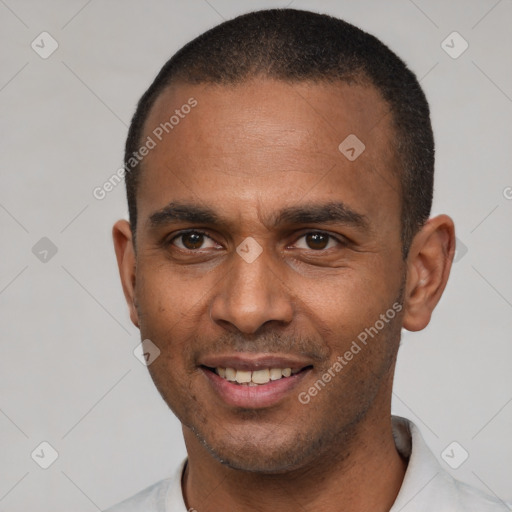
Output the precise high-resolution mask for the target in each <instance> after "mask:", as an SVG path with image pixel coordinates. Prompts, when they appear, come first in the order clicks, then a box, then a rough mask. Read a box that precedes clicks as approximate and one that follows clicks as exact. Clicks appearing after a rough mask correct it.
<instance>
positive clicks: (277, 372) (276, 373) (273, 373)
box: [270, 368, 283, 380]
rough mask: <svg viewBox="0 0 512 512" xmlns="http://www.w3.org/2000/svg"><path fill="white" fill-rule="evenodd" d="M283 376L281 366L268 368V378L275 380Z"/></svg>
mask: <svg viewBox="0 0 512 512" xmlns="http://www.w3.org/2000/svg"><path fill="white" fill-rule="evenodd" d="M282 376H283V371H282V370H281V368H271V369H270V380H277V379H280V378H281V377H282Z"/></svg>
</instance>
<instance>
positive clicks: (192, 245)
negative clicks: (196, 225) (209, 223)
mask: <svg viewBox="0 0 512 512" xmlns="http://www.w3.org/2000/svg"><path fill="white" fill-rule="evenodd" d="M181 239H182V242H183V245H184V246H185V247H186V248H187V249H199V248H200V247H201V245H203V241H204V235H203V234H202V233H186V234H185V235H181Z"/></svg>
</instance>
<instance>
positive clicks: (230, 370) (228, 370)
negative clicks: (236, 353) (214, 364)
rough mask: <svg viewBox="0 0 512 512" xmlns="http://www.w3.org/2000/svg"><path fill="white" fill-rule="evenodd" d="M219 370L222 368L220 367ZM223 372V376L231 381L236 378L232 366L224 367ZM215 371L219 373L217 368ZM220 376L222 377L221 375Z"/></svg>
mask: <svg viewBox="0 0 512 512" xmlns="http://www.w3.org/2000/svg"><path fill="white" fill-rule="evenodd" d="M220 370H222V368H221V369H220ZM225 372H226V375H225V378H226V379H227V380H230V381H231V382H234V381H235V380H236V370H234V369H233V368H226V370H225ZM217 373H218V374H219V375H220V371H219V368H217ZM220 376H221V377H222V375H220Z"/></svg>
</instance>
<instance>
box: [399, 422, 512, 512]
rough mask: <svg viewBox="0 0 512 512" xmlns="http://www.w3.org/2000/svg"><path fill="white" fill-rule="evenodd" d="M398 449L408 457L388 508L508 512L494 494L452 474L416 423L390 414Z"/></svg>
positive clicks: (438, 511)
mask: <svg viewBox="0 0 512 512" xmlns="http://www.w3.org/2000/svg"><path fill="white" fill-rule="evenodd" d="M393 435H394V437H395V444H396V447H397V450H398V452H399V453H400V454H401V455H402V456H403V457H404V458H405V459H407V460H408V465H407V470H406V473H405V478H404V480H403V483H402V488H401V489H400V492H399V493H398V496H397V499H396V501H395V503H394V505H393V507H392V509H391V512H395V511H396V512H398V511H402V512H418V511H420V510H421V511H427V510H429V511H430V510H435V511H436V512H509V511H510V509H509V508H508V506H507V504H506V503H505V502H504V501H502V500H500V499H499V498H498V497H494V496H488V495H486V494H485V493H483V492H482V491H480V490H478V489H476V488H474V487H472V486H470V485H468V484H465V483H463V482H460V481H458V480H456V479H455V478H453V477H452V476H451V475H450V474H449V473H448V472H447V471H446V470H445V469H444V468H442V467H441V465H440V464H439V462H438V460H437V459H436V457H435V456H434V454H433V453H432V452H431V450H430V449H429V448H428V447H427V445H426V443H425V441H424V440H423V438H422V436H421V433H420V431H419V429H418V427H417V426H416V425H414V423H412V422H411V421H410V420H406V419H405V418H399V417H396V416H395V417H393Z"/></svg>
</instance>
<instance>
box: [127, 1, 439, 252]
mask: <svg viewBox="0 0 512 512" xmlns="http://www.w3.org/2000/svg"><path fill="white" fill-rule="evenodd" d="M260 76H261V77H268V78H273V79H277V80H282V81H286V82H289V83H294V82H301V81H313V82H333V83H335V82H336V81H342V82H345V83H356V84H370V85H373V86H374V87H375V88H376V89H377V90H378V91H379V93H380V94H381V96H382V97H383V99H384V100H385V101H386V102H387V104H388V106H389V113H390V119H391V122H392V126H393V128H394V131H395V138H394V148H392V149H393V151H394V154H395V155H396V160H397V162H396V165H397V170H398V173H399V177H400V183H401V191H400V193H401V199H402V204H401V238H402V253H403V256H404V258H405V257H406V256H407V254H408V250H409V246H410V243H411V240H412V238H413V237H414V235H415V234H416V232H417V231H418V229H420V228H421V226H422V225H423V224H424V223H425V221H426V220H427V219H428V217H429V215H430V210H431V206H432V195H433V181H434V137H433V133H432V126H431V122H430V112H429V106H428V103H427V100H426V97H425V94H424V92H423V90H422V88H421V86H420V84H419V82H418V80H417V79H416V76H415V75H414V73H413V72H412V71H410V70H409V69H408V68H407V66H406V64H405V63H404V62H403V61H402V60H401V59H400V58H399V57H398V56H397V55H396V54H395V53H393V52H392V51H391V50H390V49H389V48H388V47H387V46H386V45H384V44H383V43H382V42H381V41H379V40H378V39H377V38H376V37H374V36H372V35H371V34H368V33H366V32H364V31H363V30H361V29H359V28H358V27H355V26H354V25H351V24H350V23H347V22H345V21H343V20H340V19H338V18H334V17H332V16H328V15H325V14H317V13H313V12H309V11H302V10H296V9H270V10H261V11H255V12H251V13H248V14H243V15H241V16H238V17H236V18H234V19H232V20H228V21H226V22H224V23H221V24H220V25H218V26H216V27H214V28H212V29H210V30H208V31H207V32H205V33H203V34H201V35H200V36H198V37H197V38H195V39H194V40H192V41H191V42H189V43H188V44H186V45H185V46H184V47H183V48H181V49H180V50H179V51H178V52H177V53H176V54H175V55H174V56H173V57H172V58H171V59H169V60H168V61H167V62H166V64H165V65H164V66H163V67H162V69H161V70H160V72H159V73H158V75H157V77H156V78H155V80H154V81H153V83H152V84H151V86H150V87H149V88H148V90H147V91H146V92H145V93H144V95H143V96H142V97H141V99H140V100H139V102H138V105H137V108H136V111H135V114H134V116H133V118H132V121H131V124H130V128H129V131H128V137H127V140H126V148H125V159H124V165H125V176H126V191H127V198H128V210H129V215H130V224H131V227H132V231H133V234H134V237H135V231H136V226H137V202H136V195H137V185H138V182H139V174H140V170H141V165H140V163H139V162H138V161H136V160H135V159H134V158H132V157H133V154H134V153H135V152H137V150H138V149H139V147H140V145H141V141H142V136H143V131H144V123H145V120H146V118H147V117H148V114H149V112H150V110H151V108H152V106H153V105H154V103H155V100H156V99H157V97H158V96H159V95H160V94H161V93H162V91H164V90H165V89H166V88H168V87H169V86H170V85H171V84H174V83H185V84H187V83H189V84H199V83H212V84H220V85H223V84H225V85H229V84H237V83H243V82H244V81H246V80H249V79H251V78H254V77H260ZM340 142H341V141H340ZM134 243H135V242H134Z"/></svg>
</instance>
